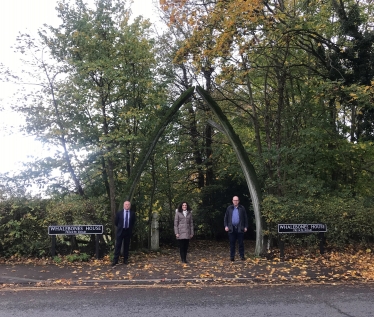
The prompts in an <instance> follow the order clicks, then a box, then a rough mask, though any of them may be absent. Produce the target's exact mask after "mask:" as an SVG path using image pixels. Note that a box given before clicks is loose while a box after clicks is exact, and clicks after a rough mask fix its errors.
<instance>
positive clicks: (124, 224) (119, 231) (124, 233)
mask: <svg viewBox="0 0 374 317" xmlns="http://www.w3.org/2000/svg"><path fill="white" fill-rule="evenodd" d="M130 208H131V203H130V202H129V201H125V202H124V203H123V209H122V210H120V211H118V212H117V214H116V219H115V222H114V224H115V226H116V245H115V248H114V258H113V263H112V266H115V265H117V264H118V258H119V255H120V252H121V247H122V241H123V244H124V245H123V263H124V264H128V259H129V248H130V240H131V236H132V231H133V228H134V225H135V217H136V216H135V212H134V211H133V210H130Z"/></svg>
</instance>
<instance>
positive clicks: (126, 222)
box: [125, 210, 129, 229]
mask: <svg viewBox="0 0 374 317" xmlns="http://www.w3.org/2000/svg"><path fill="white" fill-rule="evenodd" d="M128 227H129V211H128V210H126V218H125V228H126V229H127V228H128Z"/></svg>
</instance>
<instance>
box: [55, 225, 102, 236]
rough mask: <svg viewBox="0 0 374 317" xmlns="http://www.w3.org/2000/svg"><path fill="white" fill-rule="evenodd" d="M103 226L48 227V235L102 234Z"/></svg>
mask: <svg viewBox="0 0 374 317" xmlns="http://www.w3.org/2000/svg"><path fill="white" fill-rule="evenodd" d="M102 233H103V225H79V226H49V227H48V234H49V235H55V234H64V235H74V234H102Z"/></svg>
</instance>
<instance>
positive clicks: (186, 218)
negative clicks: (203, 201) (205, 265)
mask: <svg viewBox="0 0 374 317" xmlns="http://www.w3.org/2000/svg"><path fill="white" fill-rule="evenodd" d="M174 233H175V236H176V237H177V239H178V240H179V248H180V255H181V260H182V263H187V250H188V245H189V242H190V239H191V238H192V237H193V233H194V231H193V220H192V210H191V208H190V206H189V205H188V203H187V202H185V201H184V202H182V203H180V204H179V206H178V209H177V210H176V211H175V218H174Z"/></svg>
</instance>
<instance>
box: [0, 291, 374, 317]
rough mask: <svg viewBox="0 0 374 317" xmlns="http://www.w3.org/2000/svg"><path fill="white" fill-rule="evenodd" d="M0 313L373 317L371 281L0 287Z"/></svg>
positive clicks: (30, 316)
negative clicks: (51, 287)
mask: <svg viewBox="0 0 374 317" xmlns="http://www.w3.org/2000/svg"><path fill="white" fill-rule="evenodd" d="M0 316H1V317H3V316H4V317H5V316H6V317H11V316H16V317H26V316H27V317H47V316H48V317H50V316H58V317H72V316H74V317H77V316H89V317H99V316H100V317H103V316H105V317H111V316H113V317H114V316H131V317H137V316H142V317H144V316H145V317H151V316H152V317H153V316H156V317H157V316H160V317H161V316H162V317H164V316H165V317H168V316H184V317H189V316H191V317H192V316H194V317H195V316H204V317H217V316H256V317H265V316H266V317H273V316H274V317H275V316H277V317H280V316H287V317H288V316H298V317H304V316H305V317H311V316H313V317H320V316H328V317H373V316H374V285H373V284H366V285H363V284H361V285H314V286H295V285H294V286H253V287H250V286H248V285H247V286H225V287H202V288H186V287H160V288H154V287H147V288H137V287H132V288H130V287H123V288H107V289H103V288H89V289H74V288H70V289H65V290H63V289H60V290H58V289H44V290H36V289H35V288H34V289H30V290H25V289H24V290H22V289H20V290H16V291H10V290H6V291H2V290H0Z"/></svg>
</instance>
